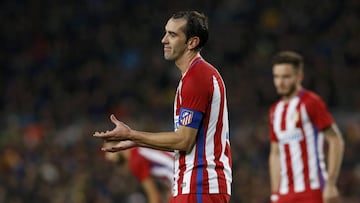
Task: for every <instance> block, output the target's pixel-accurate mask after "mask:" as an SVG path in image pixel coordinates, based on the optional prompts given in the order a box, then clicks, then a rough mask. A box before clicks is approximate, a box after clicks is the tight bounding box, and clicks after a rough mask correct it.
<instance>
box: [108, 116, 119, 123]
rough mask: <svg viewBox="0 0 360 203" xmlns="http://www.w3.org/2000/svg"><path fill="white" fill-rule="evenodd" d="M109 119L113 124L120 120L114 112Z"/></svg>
mask: <svg viewBox="0 0 360 203" xmlns="http://www.w3.org/2000/svg"><path fill="white" fill-rule="evenodd" d="M110 120H111V122H113V123H114V124H115V125H118V124H120V121H119V120H118V119H117V118H116V117H115V115H114V114H111V116H110Z"/></svg>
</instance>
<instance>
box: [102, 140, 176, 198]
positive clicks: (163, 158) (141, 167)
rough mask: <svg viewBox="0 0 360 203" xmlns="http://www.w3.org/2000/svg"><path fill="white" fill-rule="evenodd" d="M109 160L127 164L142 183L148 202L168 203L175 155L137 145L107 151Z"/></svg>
mask: <svg viewBox="0 0 360 203" xmlns="http://www.w3.org/2000/svg"><path fill="white" fill-rule="evenodd" d="M105 157H106V159H107V160H109V161H112V162H115V163H118V162H120V163H124V164H127V166H128V167H129V169H130V171H131V173H132V174H133V175H134V176H135V178H136V179H137V180H138V181H139V182H140V183H141V187H142V188H143V190H144V192H145V195H146V199H147V200H148V203H166V202H169V200H170V197H171V187H172V183H173V178H174V176H173V163H174V156H173V153H171V152H164V151H159V150H154V149H149V148H142V147H135V148H132V149H129V150H124V151H121V152H118V153H110V152H106V153H105Z"/></svg>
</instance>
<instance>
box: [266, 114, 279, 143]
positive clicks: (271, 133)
mask: <svg viewBox="0 0 360 203" xmlns="http://www.w3.org/2000/svg"><path fill="white" fill-rule="evenodd" d="M268 119H269V121H268V125H269V137H270V141H272V142H278V139H277V137H276V135H275V132H274V127H273V126H274V125H273V122H274V107H271V108H270V110H269V117H268Z"/></svg>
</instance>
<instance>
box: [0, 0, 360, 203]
mask: <svg viewBox="0 0 360 203" xmlns="http://www.w3.org/2000/svg"><path fill="white" fill-rule="evenodd" d="M183 9H198V10H200V11H203V12H205V13H206V14H207V15H208V16H209V28H210V40H209V42H208V44H207V45H206V47H205V48H204V50H203V51H202V55H203V56H204V58H205V59H206V60H207V61H209V62H210V63H212V64H213V65H214V66H216V67H217V68H218V70H219V71H220V73H221V74H222V76H223V78H224V80H225V83H226V85H227V96H228V104H229V113H230V137H231V144H232V155H233V176H234V179H233V195H232V197H231V202H233V203H235V202H236V203H242V202H245V203H258V202H259V203H262V202H268V197H269V175H268V166H267V158H268V153H269V142H268V131H267V109H268V107H269V106H270V105H271V103H272V102H274V101H275V100H276V99H277V97H276V93H275V90H274V88H273V84H272V75H271V65H270V59H271V57H272V56H273V54H275V53H276V52H278V51H280V50H295V51H298V52H299V53H301V54H303V55H304V58H305V81H304V87H306V88H307V89H310V90H314V91H315V92H317V93H318V94H319V95H321V96H322V97H323V99H324V100H325V101H326V103H327V104H328V107H329V110H330V111H331V112H332V113H333V116H334V119H335V120H336V122H337V123H338V124H339V127H340V129H341V131H342V133H343V136H344V138H345V141H346V150H345V155H344V162H343V165H342V170H341V174H340V177H339V184H338V185H339V188H340V192H341V194H342V196H343V200H344V202H347V203H352V202H359V201H360V164H359V163H360V156H359V154H360V91H359V87H360V19H359V15H360V12H359V11H360V1H358V0H345V1H343V0H333V1H326V0H318V1H314V0H302V1H285V0H277V1H276V0H239V1H236V0H218V1H215V0H210V1H205V0H200V1H190V0H183V1H174V0H167V1H164V0H154V1H146V0H122V1H120V0H118V1H115V0H78V1H74V0H61V1H60V0H52V1H46V0H32V1H26V0H11V1H10V0H7V1H1V3H0V30H1V32H0V81H1V82H0V95H1V96H0V115H1V116H0V183H1V184H0V203H2V202H6V203H22V202H26V203H33V202H34V203H35V202H36V203H38V202H51V203H65V202H66V203H85V202H86V203H112V202H125V203H141V202H142V201H143V196H142V193H141V190H140V187H139V184H138V183H137V182H136V181H135V179H134V178H133V177H132V176H130V175H129V172H128V170H127V168H126V167H124V166H117V167H115V166H114V165H112V164H111V163H109V162H106V161H105V160H104V158H103V154H102V153H101V152H100V146H101V144H102V143H101V141H100V140H96V139H94V138H93V137H92V136H91V135H92V133H93V132H94V131H95V130H104V129H110V128H112V127H113V126H112V125H111V123H110V121H109V119H108V117H109V115H110V114H111V113H115V114H116V116H117V117H118V118H119V119H121V120H123V121H125V122H126V123H127V124H129V125H130V126H131V127H133V128H136V129H141V130H149V131H169V130H172V129H173V126H172V124H173V121H172V119H173V118H172V117H173V106H172V105H173V104H172V102H173V98H174V93H175V89H176V86H177V82H178V80H179V78H180V72H179V70H178V69H177V68H176V67H175V65H174V64H173V62H167V61H165V60H164V59H163V51H162V45H161V42H160V41H161V38H162V36H163V33H164V25H165V24H166V21H167V19H168V18H169V17H170V15H171V14H172V13H173V12H175V11H178V10H183Z"/></svg>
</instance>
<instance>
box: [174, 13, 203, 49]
mask: <svg viewBox="0 0 360 203" xmlns="http://www.w3.org/2000/svg"><path fill="white" fill-rule="evenodd" d="M171 18H172V19H180V18H183V19H185V20H186V22H187V23H186V26H185V27H184V33H185V36H186V42H187V41H188V40H189V39H190V38H191V37H195V36H196V37H199V39H200V42H199V44H198V45H197V46H196V47H195V50H196V51H200V50H201V49H202V48H203V47H204V45H205V44H206V42H207V41H208V38H209V30H208V29H209V28H208V18H207V17H206V16H205V14H203V13H200V12H198V11H179V12H176V13H174V14H173V15H172V16H171Z"/></svg>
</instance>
